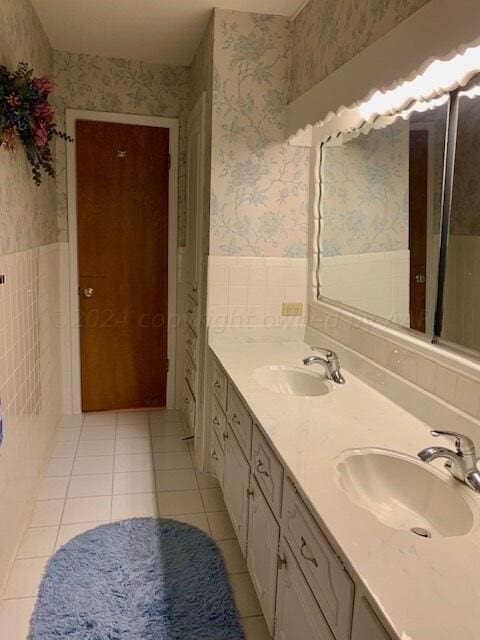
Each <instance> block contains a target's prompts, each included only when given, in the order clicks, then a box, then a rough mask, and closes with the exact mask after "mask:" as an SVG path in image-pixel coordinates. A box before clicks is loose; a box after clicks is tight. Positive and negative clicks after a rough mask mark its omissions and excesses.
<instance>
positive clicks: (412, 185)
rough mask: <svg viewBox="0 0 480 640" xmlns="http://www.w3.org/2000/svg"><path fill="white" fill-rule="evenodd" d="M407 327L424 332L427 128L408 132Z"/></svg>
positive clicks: (425, 302)
mask: <svg viewBox="0 0 480 640" xmlns="http://www.w3.org/2000/svg"><path fill="white" fill-rule="evenodd" d="M409 202H410V206H409V208H410V216H409V218H410V219H409V248H410V327H411V328H412V329H416V330H417V331H422V332H423V333H425V313H426V306H427V215H428V131H426V130H417V129H413V130H411V131H410V180H409Z"/></svg>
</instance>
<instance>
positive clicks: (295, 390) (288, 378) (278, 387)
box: [253, 365, 332, 397]
mask: <svg viewBox="0 0 480 640" xmlns="http://www.w3.org/2000/svg"><path fill="white" fill-rule="evenodd" d="M253 377H254V378H255V380H256V381H257V382H258V384H260V385H261V386H262V387H265V388H266V389H269V390H270V391H273V392H275V393H279V394H281V395H285V396H304V397H310V396H324V395H326V394H327V393H330V391H332V385H331V383H330V382H329V381H328V380H327V379H326V378H325V377H323V376H322V375H320V374H319V373H318V372H314V371H305V370H304V369H300V368H299V367H289V366H285V365H273V366H267V367H260V368H259V369H256V370H255V372H254V374H253Z"/></svg>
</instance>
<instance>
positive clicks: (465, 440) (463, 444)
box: [430, 429, 475, 456]
mask: <svg viewBox="0 0 480 640" xmlns="http://www.w3.org/2000/svg"><path fill="white" fill-rule="evenodd" d="M430 433H431V434H432V436H434V437H435V438H438V437H439V436H446V437H447V438H453V440H454V441H455V449H456V450H457V453H459V454H462V455H473V456H475V443H474V442H473V440H472V439H471V438H469V437H468V436H465V435H463V433H457V432H456V431H442V430H440V429H434V430H433V431H430Z"/></svg>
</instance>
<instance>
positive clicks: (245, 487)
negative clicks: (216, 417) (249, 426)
mask: <svg viewBox="0 0 480 640" xmlns="http://www.w3.org/2000/svg"><path fill="white" fill-rule="evenodd" d="M227 436H228V437H227V440H226V444H225V472H224V480H223V482H224V485H223V496H224V499H225V504H226V506H227V510H228V513H229V514H230V518H231V520H232V524H233V528H234V530H235V533H236V534H237V538H238V542H239V543H240V547H241V549H242V551H243V555H245V554H246V551H247V535H248V499H249V481H250V466H249V464H248V462H247V459H246V458H245V456H244V454H243V451H242V450H241V448H240V445H239V444H238V442H237V440H236V438H235V436H234V435H233V431H232V430H231V428H230V427H228V431H227Z"/></svg>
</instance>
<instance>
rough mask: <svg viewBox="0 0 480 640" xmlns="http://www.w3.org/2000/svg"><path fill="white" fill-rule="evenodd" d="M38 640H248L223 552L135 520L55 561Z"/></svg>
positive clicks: (169, 523) (80, 542) (70, 546)
mask: <svg viewBox="0 0 480 640" xmlns="http://www.w3.org/2000/svg"><path fill="white" fill-rule="evenodd" d="M29 638H30V640H243V638H244V636H243V633H242V630H241V627H240V624H239V621H238V616H237V611H236V609H235V604H234V601H233V597H232V593H231V590H230V585H229V583H228V578H227V574H226V571H225V566H224V563H223V559H222V556H221V554H220V551H219V550H218V547H217V545H216V544H215V543H214V542H213V540H212V539H211V538H210V537H209V536H207V535H206V534H205V533H203V532H202V531H200V530H199V529H197V528H195V527H192V526H190V525H187V524H183V523H181V522H176V521H175V520H167V519H163V518H160V519H157V518H133V519H131V520H123V521H120V522H115V523H113V524H106V525H103V526H100V527H98V528H96V529H93V530H91V531H87V532H86V533H84V534H82V535H79V536H77V537H76V538H74V539H73V540H71V541H70V542H68V543H67V544H66V545H65V546H63V547H62V548H61V549H59V551H57V553H56V554H55V555H54V556H53V558H52V559H51V560H50V563H49V564H48V566H47V569H46V572H45V576H44V578H43V581H42V584H41V586H40V591H39V595H38V600H37V605H36V608H35V611H34V613H33V617H32V621H31V629H30V636H29Z"/></svg>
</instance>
